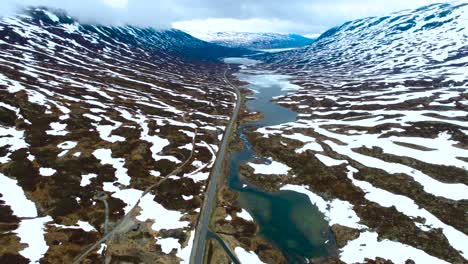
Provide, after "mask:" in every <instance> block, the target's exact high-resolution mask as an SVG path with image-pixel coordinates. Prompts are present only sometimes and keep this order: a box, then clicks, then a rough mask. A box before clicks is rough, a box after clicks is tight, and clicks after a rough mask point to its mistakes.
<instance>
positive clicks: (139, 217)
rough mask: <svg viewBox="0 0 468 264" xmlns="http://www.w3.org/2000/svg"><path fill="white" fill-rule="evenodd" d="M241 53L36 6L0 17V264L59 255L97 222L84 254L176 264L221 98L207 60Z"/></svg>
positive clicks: (229, 100)
mask: <svg viewBox="0 0 468 264" xmlns="http://www.w3.org/2000/svg"><path fill="white" fill-rule="evenodd" d="M241 52H242V51H241V50H236V49H230V48H226V47H221V46H217V45H214V44H210V43H206V42H203V41H201V40H198V39H195V38H193V37H191V36H189V35H188V34H185V33H183V32H181V31H176V30H169V31H156V30H154V29H151V28H136V27H130V26H126V27H105V26H97V25H84V24H80V23H79V22H78V21H75V20H74V19H73V18H71V17H69V16H67V15H66V14H63V13H61V12H51V11H48V10H46V9H30V10H28V11H26V12H25V13H24V14H21V15H18V16H14V17H4V18H1V19H0V62H1V63H0V117H1V118H0V136H1V138H0V181H1V184H0V193H1V194H2V196H1V198H0V199H1V202H0V211H1V220H0V222H2V225H1V227H0V229H1V231H2V233H3V235H2V237H1V238H0V241H1V244H2V245H3V249H2V254H1V256H0V262H1V263H27V262H28V261H31V262H32V263H35V262H37V261H41V263H42V262H44V263H71V262H72V260H73V259H74V258H75V257H77V256H78V255H79V254H80V253H81V252H84V251H85V250H86V249H87V248H89V247H90V246H91V245H92V244H94V243H96V242H97V241H98V240H99V239H100V238H101V237H103V236H105V234H106V230H107V229H109V230H116V231H115V232H116V233H113V235H112V236H111V237H110V238H109V239H108V240H107V241H106V242H105V243H102V242H100V243H98V244H97V248H94V249H93V250H91V253H90V254H88V255H87V256H86V257H85V259H86V261H88V262H92V263H96V262H99V261H100V258H101V255H100V253H101V252H103V250H105V252H106V256H108V257H109V256H112V260H113V261H129V260H131V261H137V262H144V263H154V262H155V261H156V260H158V261H165V262H170V263H174V262H179V261H182V262H184V261H185V262H187V261H188V257H189V255H190V250H191V241H192V240H193V229H194V226H195V225H196V220H197V217H198V214H199V212H200V207H201V203H202V199H203V190H204V188H205V185H206V180H207V178H208V175H209V172H210V168H211V166H212V164H213V162H214V159H215V156H216V151H217V144H218V143H219V142H220V138H221V136H222V134H223V130H224V127H225V125H226V123H227V122H228V120H229V118H230V114H231V111H232V109H233V107H234V102H235V93H234V92H233V91H231V88H230V87H229V86H227V85H226V84H225V83H224V82H223V79H222V76H223V72H224V70H225V69H226V66H225V65H223V64H219V63H218V62H217V61H216V60H215V59H217V57H219V56H220V55H223V56H226V55H239V54H241ZM199 59H203V60H199ZM185 160H187V164H186V165H185V166H182V164H185ZM171 172H172V173H171ZM151 186H152V187H151ZM149 187H150V188H149ZM147 188H148V189H147ZM145 191H147V193H146V192H145ZM103 200H105V201H106V202H107V204H108V206H109V212H108V213H109V216H108V223H109V224H108V225H109V226H108V227H106V226H107V224H106V222H107V221H106V218H107V217H106V216H105V215H106V211H105V203H104V202H102V201H103ZM125 214H128V217H126V218H125V220H124V221H123V222H119V221H120V220H121V219H122V218H123V217H124V215H125ZM118 223H121V225H118ZM116 226H118V227H119V228H115V227H116ZM114 228H115V229H114Z"/></svg>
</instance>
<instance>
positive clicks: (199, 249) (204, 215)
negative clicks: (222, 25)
mask: <svg viewBox="0 0 468 264" xmlns="http://www.w3.org/2000/svg"><path fill="white" fill-rule="evenodd" d="M229 69H230V68H228V69H227V70H226V71H224V76H223V77H224V82H226V83H227V84H229V85H230V86H231V87H232V88H233V89H234V91H235V92H236V95H237V101H236V108H235V109H234V112H233V114H232V117H231V120H230V121H229V125H228V126H227V128H226V131H225V133H224V136H223V141H222V143H221V147H220V148H219V151H218V156H217V157H216V161H215V164H214V167H213V170H212V171H211V176H210V182H209V184H208V188H207V190H206V193H205V199H204V201H203V206H202V208H201V214H200V218H199V220H198V225H197V228H196V231H195V238H194V241H193V248H192V252H191V255H190V264H203V257H204V254H205V244H206V239H207V237H208V231H209V230H208V226H209V224H210V219H211V215H212V214H213V208H214V206H215V204H216V193H217V189H218V188H217V187H218V182H219V178H220V175H221V172H222V165H223V161H224V158H225V154H226V149H227V147H228V144H229V138H230V136H231V133H232V132H233V128H234V125H235V123H236V121H237V117H238V115H239V110H240V107H241V94H240V91H239V88H237V86H235V85H233V84H232V83H231V82H230V81H229V80H228V78H227V71H228V70H229Z"/></svg>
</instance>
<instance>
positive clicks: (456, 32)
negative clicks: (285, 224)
mask: <svg viewBox="0 0 468 264" xmlns="http://www.w3.org/2000/svg"><path fill="white" fill-rule="evenodd" d="M257 57H259V58H260V59H262V60H263V61H265V62H266V63H264V64H257V65H255V66H252V67H251V68H247V72H255V71H256V70H257V71H258V70H259V67H260V70H262V71H261V72H262V73H264V72H265V70H270V71H267V72H268V74H273V73H281V74H283V76H288V75H289V77H290V79H291V81H293V82H294V84H296V87H297V88H298V89H296V90H290V91H288V93H287V94H285V95H284V96H279V97H276V98H274V100H275V101H276V102H277V103H278V104H280V105H282V106H284V107H287V108H289V109H291V110H293V111H295V112H297V113H298V117H297V120H295V121H294V122H289V123H285V124H282V125H278V126H272V127H267V128H261V129H258V130H257V131H255V132H253V133H251V134H250V135H247V136H248V138H249V141H250V142H253V143H252V145H253V148H254V150H255V151H256V152H257V153H263V154H264V155H268V156H267V157H271V158H272V159H273V160H275V161H277V162H280V163H282V164H284V165H286V166H287V167H288V168H290V171H289V172H288V173H289V175H293V177H291V178H288V177H281V178H280V180H278V181H281V183H280V184H278V185H279V187H278V189H282V190H293V191H297V192H301V193H304V194H306V195H307V196H308V197H309V198H310V201H311V202H312V203H314V204H316V205H317V206H318V208H319V209H320V210H321V211H322V213H323V214H325V215H326V216H327V220H328V221H329V224H330V225H331V229H332V230H333V231H334V234H335V237H336V246H337V248H338V250H339V251H338V257H339V259H340V260H341V261H343V262H345V263H467V261H468V229H467V221H466V216H467V214H466V213H467V212H468V118H467V117H468V3H466V1H456V2H452V3H450V4H435V5H430V6H426V7H422V8H419V9H416V10H406V11H402V12H397V13H393V14H390V15H388V16H385V17H381V18H365V19H360V20H357V21H352V22H348V23H345V24H344V25H342V26H339V27H336V28H334V29H331V30H329V31H328V32H326V33H325V34H323V35H322V36H321V37H320V38H319V39H318V40H317V42H315V43H313V44H312V45H310V46H309V47H307V48H303V49H299V50H295V51H290V52H282V53H277V54H267V55H262V56H257ZM243 176H244V175H243ZM273 177H274V175H272V176H269V177H266V178H267V179H274V178H273ZM251 179H252V181H254V182H255V181H256V180H257V179H261V180H263V179H264V178H263V177H258V176H256V177H252V178H251ZM257 182H259V180H257ZM275 184H276V181H275ZM267 186H269V185H267ZM254 249H255V248H254V247H250V248H246V250H251V251H253V250H254ZM255 253H257V254H258V256H259V257H262V256H265V255H266V254H265V252H261V251H260V249H258V248H257V250H255ZM262 260H263V261H264V259H262ZM311 262H314V260H312V261H311Z"/></svg>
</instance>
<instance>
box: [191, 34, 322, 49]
mask: <svg viewBox="0 0 468 264" xmlns="http://www.w3.org/2000/svg"><path fill="white" fill-rule="evenodd" d="M191 34H192V35H193V36H195V37H196V38H199V39H202V40H204V41H208V42H211V43H215V44H219V45H223V46H227V47H233V48H248V49H256V50H261V49H285V48H298V47H304V46H307V45H310V44H312V43H313V42H314V41H315V40H314V39H311V38H306V37H304V36H301V35H296V34H277V33H246V32H211V33H203V34H201V33H191Z"/></svg>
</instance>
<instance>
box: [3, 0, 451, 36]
mask: <svg viewBox="0 0 468 264" xmlns="http://www.w3.org/2000/svg"><path fill="white" fill-rule="evenodd" d="M442 1H444V0H442ZM434 2H439V1H438V0H392V1H388V0H255V1H252V0H237V1H232V0H196V1H193V0H157V1H148V0H79V1H77V0H0V13H2V14H5V13H11V11H12V10H13V9H14V8H15V7H18V6H31V5H32V6H50V7H55V8H60V9H64V10H66V11H68V12H69V14H71V15H72V16H74V17H77V18H78V19H80V20H81V21H82V22H88V23H99V24H105V25H121V24H132V25H136V26H153V27H170V25H171V24H173V23H175V22H176V23H175V24H174V26H176V27H178V28H191V29H197V30H198V31H204V30H206V31H243V32H258V31H269V32H279V33H286V32H288V33H301V34H317V33H320V32H323V31H324V30H326V29H328V28H330V27H333V26H336V25H339V24H341V23H343V22H345V21H347V20H352V19H356V18H361V17H367V16H378V15H382V14H386V13H390V12H393V11H397V10H401V9H406V8H415V7H420V6H423V5H426V4H430V3H434ZM181 21H182V22H181ZM190 24H192V25H190ZM197 26H198V28H196V27H197ZM191 31H193V30H191Z"/></svg>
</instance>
